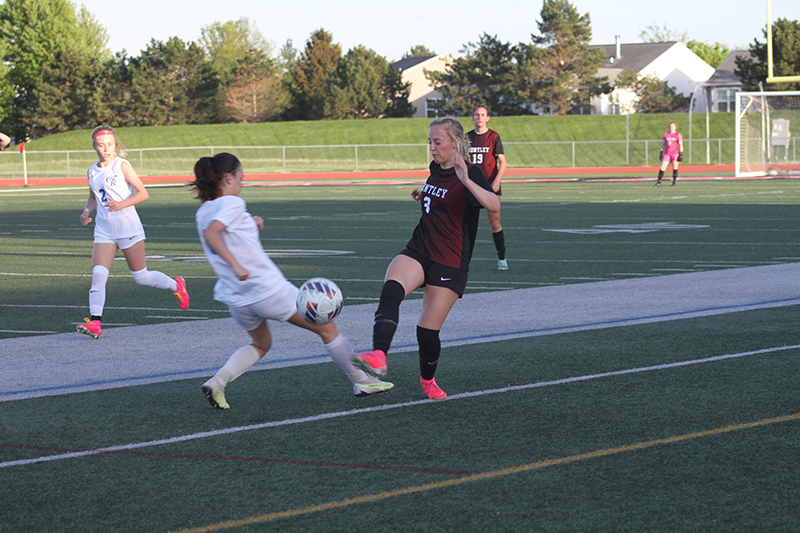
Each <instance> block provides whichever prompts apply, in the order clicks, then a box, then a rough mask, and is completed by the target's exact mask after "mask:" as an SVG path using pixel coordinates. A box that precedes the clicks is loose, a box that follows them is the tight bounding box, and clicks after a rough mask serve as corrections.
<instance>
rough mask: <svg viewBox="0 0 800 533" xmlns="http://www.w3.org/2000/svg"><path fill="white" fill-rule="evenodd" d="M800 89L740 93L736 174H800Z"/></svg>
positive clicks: (751, 175) (737, 115)
mask: <svg viewBox="0 0 800 533" xmlns="http://www.w3.org/2000/svg"><path fill="white" fill-rule="evenodd" d="M798 137H800V91H770V92H741V93H736V169H735V170H736V177H753V176H792V175H796V176H800V160H798V153H797V148H798V147H797V143H798Z"/></svg>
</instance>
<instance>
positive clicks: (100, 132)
mask: <svg viewBox="0 0 800 533" xmlns="http://www.w3.org/2000/svg"><path fill="white" fill-rule="evenodd" d="M98 135H111V136H112V137H114V132H113V131H111V130H100V131H98V132H97V133H95V134H94V135H92V140H95V138H96V137H97V136H98Z"/></svg>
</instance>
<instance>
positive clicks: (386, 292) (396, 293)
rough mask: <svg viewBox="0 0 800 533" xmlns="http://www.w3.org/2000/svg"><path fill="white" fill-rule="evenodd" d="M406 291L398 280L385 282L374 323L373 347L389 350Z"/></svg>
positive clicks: (374, 348) (386, 351) (384, 350)
mask: <svg viewBox="0 0 800 533" xmlns="http://www.w3.org/2000/svg"><path fill="white" fill-rule="evenodd" d="M405 296H406V291H405V289H404V288H403V286H402V285H400V284H399V283H398V282H396V281H394V280H392V279H390V280H389V281H387V282H386V283H384V284H383V289H382V290H381V300H380V303H378V310H377V311H375V322H373V324H372V349H373V350H382V351H383V352H384V353H388V352H389V347H390V346H391V345H392V339H393V338H394V332H395V331H397V322H398V321H399V320H400V303H401V302H402V301H403V298H405Z"/></svg>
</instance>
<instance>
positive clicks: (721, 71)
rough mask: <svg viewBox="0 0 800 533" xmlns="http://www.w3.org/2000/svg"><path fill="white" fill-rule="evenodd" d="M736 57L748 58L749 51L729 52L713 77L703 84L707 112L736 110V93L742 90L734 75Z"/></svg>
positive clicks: (737, 77)
mask: <svg viewBox="0 0 800 533" xmlns="http://www.w3.org/2000/svg"><path fill="white" fill-rule="evenodd" d="M737 57H750V51H749V50H731V51H730V52H728V55H727V56H725V59H724V60H723V61H722V63H720V64H719V66H718V67H717V70H716V72H714V75H713V76H711V77H710V78H708V80H707V81H706V82H705V83H704V84H703V88H704V89H705V91H706V99H707V101H708V107H709V111H711V112H712V113H725V112H729V111H733V110H734V109H735V108H736V93H737V92H739V91H741V90H742V82H741V80H740V79H739V76H737V75H736V74H734V71H735V70H736V58H737Z"/></svg>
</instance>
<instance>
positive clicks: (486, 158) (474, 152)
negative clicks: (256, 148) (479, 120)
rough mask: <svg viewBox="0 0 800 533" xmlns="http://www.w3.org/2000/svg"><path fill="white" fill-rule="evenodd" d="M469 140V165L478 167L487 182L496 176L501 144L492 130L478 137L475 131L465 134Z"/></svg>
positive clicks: (498, 136)
mask: <svg viewBox="0 0 800 533" xmlns="http://www.w3.org/2000/svg"><path fill="white" fill-rule="evenodd" d="M467 137H468V138H469V145H470V146H469V158H470V163H472V164H473V165H478V167H480V169H481V170H482V171H483V175H484V176H486V178H487V179H488V180H489V181H492V180H493V179H494V178H495V177H496V176H497V156H498V155H500V154H502V153H503V142H502V141H501V140H500V135H498V134H497V132H496V131H494V130H489V131H487V132H486V133H481V134H480V135H478V134H477V133H475V130H472V131H471V132H469V133H467Z"/></svg>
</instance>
